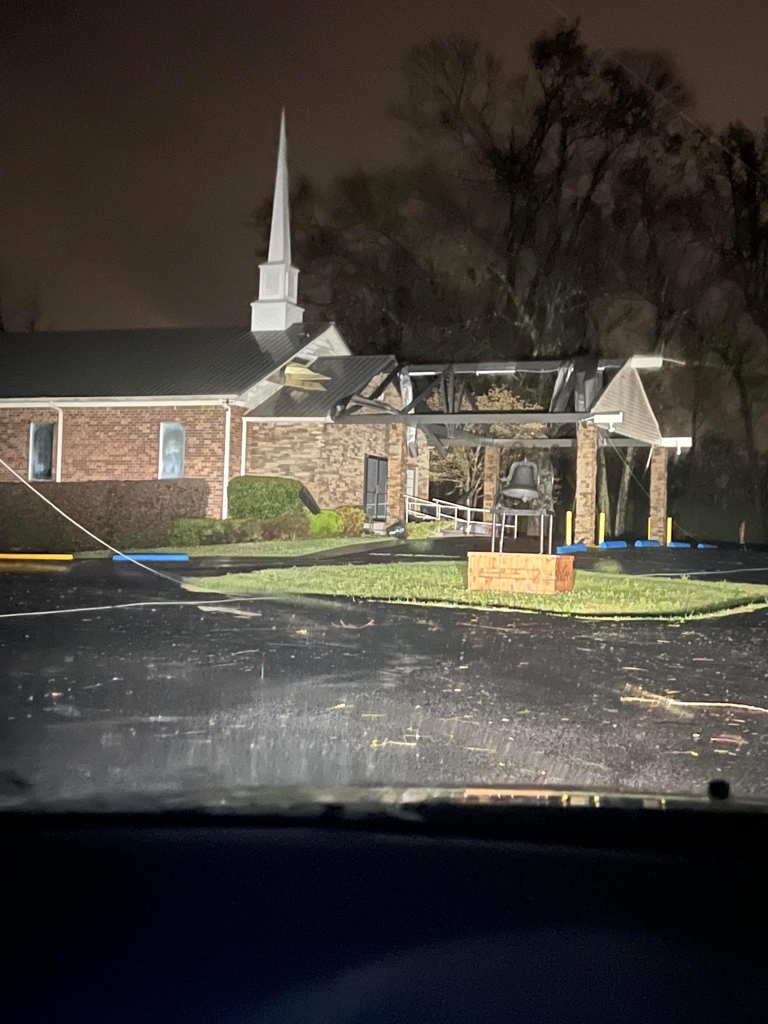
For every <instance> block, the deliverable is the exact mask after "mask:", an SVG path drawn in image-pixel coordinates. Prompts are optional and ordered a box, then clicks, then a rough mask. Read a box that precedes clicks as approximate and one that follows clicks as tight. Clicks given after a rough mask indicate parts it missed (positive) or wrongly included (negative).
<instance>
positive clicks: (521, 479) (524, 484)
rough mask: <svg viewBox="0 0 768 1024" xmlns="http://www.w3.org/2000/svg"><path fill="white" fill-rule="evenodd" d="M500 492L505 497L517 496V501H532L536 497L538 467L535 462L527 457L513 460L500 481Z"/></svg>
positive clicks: (537, 490) (537, 493)
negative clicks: (516, 460)
mask: <svg viewBox="0 0 768 1024" xmlns="http://www.w3.org/2000/svg"><path fill="white" fill-rule="evenodd" d="M501 493H502V494H503V495H504V497H505V498H517V500H518V501H534V500H535V499H536V498H538V497H539V467H538V466H537V465H536V463H535V462H531V461H530V460H528V459H524V460H523V461H522V462H513V463H512V465H511V466H510V467H509V472H508V473H507V476H506V478H505V479H504V480H503V481H502V484H501Z"/></svg>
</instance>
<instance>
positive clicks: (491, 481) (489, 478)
mask: <svg viewBox="0 0 768 1024" xmlns="http://www.w3.org/2000/svg"><path fill="white" fill-rule="evenodd" d="M500 474H501V448H485V449H484V450H483V508H484V509H485V510H486V512H485V514H484V516H483V519H485V521H486V522H487V523H489V522H490V521H491V518H492V516H491V509H492V508H493V501H494V498H495V497H496V488H497V487H498V485H499V476H500Z"/></svg>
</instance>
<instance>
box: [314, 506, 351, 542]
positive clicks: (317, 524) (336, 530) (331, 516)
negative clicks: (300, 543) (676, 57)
mask: <svg viewBox="0 0 768 1024" xmlns="http://www.w3.org/2000/svg"><path fill="white" fill-rule="evenodd" d="M343 527H344V523H343V521H342V518H341V516H340V515H339V514H338V513H337V512H334V511H333V510H332V509H329V508H327V509H323V511H322V512H318V513H317V514H316V515H314V516H309V536H310V537H340V536H341V531H342V529H343Z"/></svg>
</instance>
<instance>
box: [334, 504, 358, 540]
mask: <svg viewBox="0 0 768 1024" xmlns="http://www.w3.org/2000/svg"><path fill="white" fill-rule="evenodd" d="M336 515H337V516H339V518H340V519H341V536H342V537H362V536H363V532H364V529H365V512H364V511H363V509H361V508H356V507H355V506H354V505H340V506H339V508H337V509H336Z"/></svg>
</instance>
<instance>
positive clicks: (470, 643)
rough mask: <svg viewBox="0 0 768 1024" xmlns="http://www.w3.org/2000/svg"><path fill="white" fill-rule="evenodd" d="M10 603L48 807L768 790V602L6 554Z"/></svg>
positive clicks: (32, 753) (676, 566) (669, 567)
mask: <svg viewBox="0 0 768 1024" xmlns="http://www.w3.org/2000/svg"><path fill="white" fill-rule="evenodd" d="M465 549H466V545H464V546H463V547H462V546H461V545H459V544H454V545H450V544H448V543H447V542H444V543H443V544H442V546H440V545H435V546H426V547H424V546H416V547H413V546H411V547H408V546H405V545H403V546H400V547H397V548H393V549H390V550H388V551H381V552H377V553H371V552H368V553H364V554H357V555H350V556H343V557H348V558H353V559H354V560H363V559H375V560H377V561H380V560H382V559H400V558H414V557H425V556H426V557H440V558H446V557H461V556H462V554H463V551H464V550H465ZM648 554H652V555H654V556H655V557H654V558H648V557H647V555H648ZM611 555H612V556H613V557H614V561H616V556H615V553H614V552H612V553H611ZM641 556H642V557H641ZM599 557H602V556H599ZM259 564H263V563H259V562H256V561H254V562H252V563H250V564H249V565H248V566H247V567H248V568H257V567H258V565H259ZM269 564H270V565H275V564H278V563H277V562H276V560H270V563H269ZM618 565H619V567H620V568H621V569H622V570H623V571H629V572H641V571H643V572H644V571H651V572H688V573H690V574H694V573H702V574H704V573H706V574H711V575H710V576H709V578H731V579H744V580H747V579H748V580H749V581H750V582H761V583H763V582H768V555H765V554H757V553H741V552H684V551H683V552H672V551H669V552H663V553H661V552H650V553H647V552H646V553H643V552H633V551H630V552H627V553H626V554H625V555H623V556H621V558H619V559H618ZM582 566H583V567H584V568H588V567H590V568H595V567H596V563H595V560H594V556H585V558H584V559H583V560H582ZM245 567H246V566H243V565H240V564H238V568H245ZM227 568H229V569H230V571H231V568H232V566H231V565H230V566H229V567H227V566H226V565H223V564H214V563H211V562H208V563H207V564H206V563H200V564H197V563H196V564H191V565H190V566H189V567H188V568H183V569H182V571H181V572H179V571H178V570H179V567H169V568H168V570H167V571H169V572H170V573H171V574H172V575H179V576H180V575H182V573H183V574H184V575H185V576H192V575H194V574H199V575H200V574H205V575H209V574H211V572H212V571H213V572H220V571H225V570H226V569H227ZM614 568H616V566H615V565H614ZM164 571H166V570H165V569H164ZM105 606H107V607H105ZM118 606H123V607H118ZM70 609H76V610H75V611H70ZM62 610H64V614H59V611H62ZM33 612H46V613H50V612H55V613H56V614H43V615H38V614H30V613H33ZM0 614H2V615H3V616H9V615H12V616H13V617H3V618H0V769H1V770H2V771H3V772H4V773H5V775H4V778H5V779H6V782H5V783H4V788H5V790H6V794H7V795H10V796H11V797H13V798H15V797H16V796H17V795H18V793H19V792H20V790H19V786H20V785H25V786H27V787H28V788H27V790H26V792H27V793H30V794H34V795H35V796H39V797H40V798H41V799H47V798H53V797H62V796H63V797H84V796H91V795H95V794H100V795H124V794H127V793H136V792H148V793H161V792H168V791H178V790H180V789H184V790H197V789H205V788H210V787H224V788H229V787H231V786H249V785H287V784H295V783H302V784H310V785H321V786H330V785H346V784H357V783H381V784H390V783H418V784H423V783H430V784H443V783H444V784H463V783H492V784H517V783H532V782H537V783H542V784H560V783H566V784H569V785H580V786H591V785H594V786H602V787H605V786H608V787H613V786H621V787H628V788H633V789H654V790H665V791H683V790H699V791H701V790H703V789H704V788H705V787H706V784H707V782H708V780H710V779H712V778H715V777H725V778H727V779H728V780H729V781H730V782H731V784H732V786H733V789H734V791H735V793H736V794H741V795H752V796H768V611H758V612H752V613H750V614H740V615H731V616H725V617H720V618H713V619H703V620H696V621H691V622H674V621H623V622H621V621H611V620H605V621H597V620H587V619H567V618H559V617H553V616H549V615H543V614H522V613H517V612H501V611H499V612H489V611H477V610H472V609H451V608H428V607H414V606H402V605H401V606H398V605H394V604H392V605H388V604H383V603H374V602H360V601H351V600H343V599H309V598H306V599H305V598H295V597H292V598H286V599H271V598H270V599H262V598H259V599H255V600H243V599H240V600H229V601H228V600H226V599H222V598H221V597H220V596H217V595H211V596H210V598H208V597H207V596H202V597H201V595H199V594H194V593H191V592H189V591H186V590H183V589H180V587H179V586H178V584H177V583H175V582H173V581H171V580H166V579H163V578H160V577H158V576H155V575H152V574H151V573H149V572H146V571H145V570H142V569H140V568H137V567H134V566H130V565H128V566H115V565H113V564H112V563H111V562H109V561H82V562H76V563H74V564H71V565H50V564H49V565H44V564H40V565H37V564H36V565H32V564H27V565H23V564H21V563H6V564H5V565H4V566H3V567H2V568H0ZM8 780H10V781H8Z"/></svg>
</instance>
